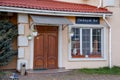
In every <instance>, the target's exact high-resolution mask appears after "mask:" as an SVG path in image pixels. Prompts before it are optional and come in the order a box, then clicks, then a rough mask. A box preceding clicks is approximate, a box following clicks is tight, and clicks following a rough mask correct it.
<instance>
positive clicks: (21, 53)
mask: <svg viewBox="0 0 120 80" xmlns="http://www.w3.org/2000/svg"><path fill="white" fill-rule="evenodd" d="M24 53H25V49H24V48H18V58H24Z"/></svg>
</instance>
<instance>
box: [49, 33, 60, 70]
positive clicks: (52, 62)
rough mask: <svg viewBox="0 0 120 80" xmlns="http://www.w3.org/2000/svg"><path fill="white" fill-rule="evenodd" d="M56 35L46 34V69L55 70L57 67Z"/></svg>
mask: <svg viewBox="0 0 120 80" xmlns="http://www.w3.org/2000/svg"><path fill="white" fill-rule="evenodd" d="M56 39H57V34H56V33H49V34H48V55H47V62H48V63H47V67H48V68H56V67H57V54H56V53H57V51H58V50H57V47H56V46H57V45H56V44H57V40H56Z"/></svg>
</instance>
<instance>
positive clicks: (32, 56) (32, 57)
mask: <svg viewBox="0 0 120 80" xmlns="http://www.w3.org/2000/svg"><path fill="white" fill-rule="evenodd" d="M35 25H37V24H32V25H31V27H30V30H31V31H32V30H33V29H34V26H35ZM39 26H48V25H40V24H39ZM49 26H50V27H52V26H57V27H58V68H63V66H62V60H63V59H62V25H49ZM29 50H30V64H29V66H30V69H34V37H33V39H32V40H31V41H30V49H29Z"/></svg>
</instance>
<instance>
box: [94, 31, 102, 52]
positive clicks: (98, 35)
mask: <svg viewBox="0 0 120 80" xmlns="http://www.w3.org/2000/svg"><path fill="white" fill-rule="evenodd" d="M92 40H93V41H92V42H93V43H92V45H93V52H92V54H101V29H93V33H92Z"/></svg>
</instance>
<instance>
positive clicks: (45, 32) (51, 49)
mask: <svg viewBox="0 0 120 80" xmlns="http://www.w3.org/2000/svg"><path fill="white" fill-rule="evenodd" d="M36 29H37V31H38V35H37V36H36V37H35V38H34V69H57V68H58V27H53V26H52V27H51V26H36Z"/></svg>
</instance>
